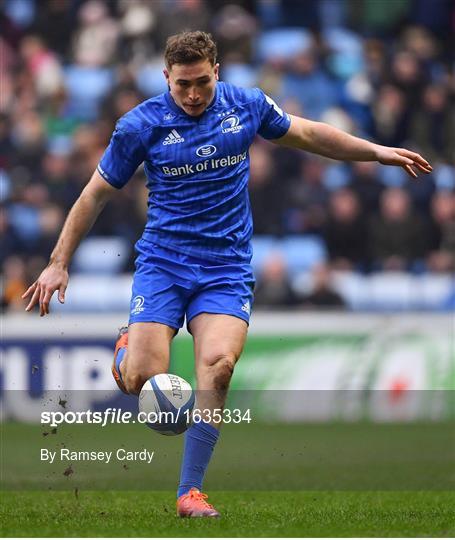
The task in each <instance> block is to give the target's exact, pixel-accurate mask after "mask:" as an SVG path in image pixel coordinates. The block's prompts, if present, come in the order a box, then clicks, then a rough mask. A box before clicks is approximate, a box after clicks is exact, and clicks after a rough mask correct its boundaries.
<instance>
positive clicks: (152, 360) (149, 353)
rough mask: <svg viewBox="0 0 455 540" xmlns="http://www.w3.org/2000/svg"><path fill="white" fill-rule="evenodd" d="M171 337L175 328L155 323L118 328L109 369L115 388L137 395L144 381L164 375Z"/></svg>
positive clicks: (140, 323)
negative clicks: (112, 375)
mask: <svg viewBox="0 0 455 540" xmlns="http://www.w3.org/2000/svg"><path fill="white" fill-rule="evenodd" d="M175 334H176V330H175V328H172V327H170V326H167V325H165V324H161V323H155V322H136V323H133V324H130V325H129V327H128V328H127V329H125V330H124V329H122V330H121V335H120V336H119V339H118V340H117V346H116V351H115V355H114V365H113V368H112V371H113V374H114V378H115V379H116V381H117V384H118V385H119V387H120V388H121V389H122V390H123V388H124V389H125V390H126V392H128V393H129V394H139V392H140V390H141V388H142V385H143V384H144V382H145V381H146V380H147V379H149V378H150V377H153V376H154V375H157V374H158V373H166V372H167V371H168V368H169V357H170V345H171V341H172V338H173V337H174V335H175ZM122 387H123V388H122Z"/></svg>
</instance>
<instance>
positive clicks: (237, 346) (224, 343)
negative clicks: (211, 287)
mask: <svg viewBox="0 0 455 540" xmlns="http://www.w3.org/2000/svg"><path fill="white" fill-rule="evenodd" d="M189 326H190V330H191V333H192V334H193V339H194V356H195V362H196V379H197V389H198V404H197V406H198V408H200V409H209V410H214V409H222V408H223V407H224V404H225V401H226V396H227V391H228V388H229V383H230V381H231V377H232V374H233V372H234V367H235V364H236V363H237V360H238V359H239V358H240V355H241V353H242V350H243V346H244V345H245V341H246V337H247V332H248V324H247V322H246V321H245V320H243V319H240V318H238V317H233V316H231V315H224V314H211V313H201V314H200V315H198V316H197V317H195V318H194V319H193V320H192V321H191V323H190V325H189ZM210 423H211V424H212V426H214V427H215V428H218V427H219V422H214V421H212V422H210Z"/></svg>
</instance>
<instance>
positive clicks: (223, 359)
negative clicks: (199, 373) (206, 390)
mask: <svg viewBox="0 0 455 540" xmlns="http://www.w3.org/2000/svg"><path fill="white" fill-rule="evenodd" d="M236 361H237V358H236V356H235V354H233V353H226V354H219V355H214V356H213V357H212V358H211V361H210V363H209V365H210V372H211V375H212V377H211V378H212V383H213V387H214V389H215V390H219V391H225V390H227V389H228V387H229V383H230V381H231V377H232V374H233V372H234V367H235V363H236Z"/></svg>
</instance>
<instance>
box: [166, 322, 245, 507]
mask: <svg viewBox="0 0 455 540" xmlns="http://www.w3.org/2000/svg"><path fill="white" fill-rule="evenodd" d="M189 328H190V331H191V333H192V334H193V338H194V354H195V362H196V378H197V390H198V394H197V396H198V398H197V408H198V409H202V410H203V409H209V410H211V411H214V410H216V409H219V410H221V409H223V407H224V404H225V401H226V396H227V391H228V388H229V383H230V380H231V377H232V373H233V371H234V366H235V364H236V362H237V360H238V359H239V357H240V354H241V352H242V349H243V346H244V344H245V340H246V336H247V330H248V324H247V322H246V321H245V320H243V319H240V318H237V317H234V316H231V315H224V314H210V313H201V314H200V315H198V316H196V317H194V319H192V320H191V321H190V323H189ZM218 436H219V422H214V421H211V422H207V421H205V420H204V419H202V420H201V421H200V422H195V423H194V424H193V425H192V426H191V427H190V428H189V429H188V430H187V432H186V434H185V449H184V456H183V462H182V470H181V476H180V485H179V489H178V497H179V499H178V503H177V508H178V511H179V515H181V516H195V515H198V516H199V515H200V516H207V517H218V516H219V514H218V512H217V511H216V510H215V509H214V508H213V507H212V506H211V505H209V504H208V503H207V502H206V496H205V495H204V494H203V493H201V490H202V482H203V479H204V475H205V471H206V470H207V467H208V464H209V462H210V458H211V456H212V453H213V450H214V448H215V444H216V443H217V440H218Z"/></svg>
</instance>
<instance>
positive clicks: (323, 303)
mask: <svg viewBox="0 0 455 540" xmlns="http://www.w3.org/2000/svg"><path fill="white" fill-rule="evenodd" d="M312 278H313V284H312V288H311V292H310V293H309V294H308V295H306V296H305V298H304V299H303V307H304V308H306V309H320V310H334V309H344V308H345V307H346V302H345V301H344V299H343V297H342V296H341V295H340V294H339V293H338V292H337V291H336V290H335V289H334V287H333V281H332V274H331V271H330V268H329V267H328V266H327V265H324V264H321V265H318V266H316V267H315V268H314V269H313V271H312Z"/></svg>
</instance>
